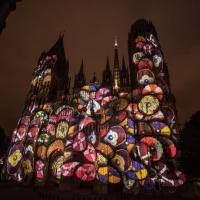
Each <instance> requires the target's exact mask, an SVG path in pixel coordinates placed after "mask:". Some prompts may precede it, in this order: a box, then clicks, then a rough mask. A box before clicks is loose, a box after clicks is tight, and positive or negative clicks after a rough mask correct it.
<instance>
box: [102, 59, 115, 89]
mask: <svg viewBox="0 0 200 200" xmlns="http://www.w3.org/2000/svg"><path fill="white" fill-rule="evenodd" d="M112 82H113V79H112V72H111V70H110V63H109V58H108V57H107V61H106V69H105V70H104V71H103V76H102V85H103V86H105V87H112Z"/></svg>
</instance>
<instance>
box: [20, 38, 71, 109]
mask: <svg viewBox="0 0 200 200" xmlns="http://www.w3.org/2000/svg"><path fill="white" fill-rule="evenodd" d="M68 73H69V61H68V60H67V59H66V57H65V50H64V44H63V35H62V36H59V38H58V40H57V41H56V43H55V44H54V45H53V46H52V47H51V48H50V50H49V51H47V52H45V51H44V52H42V54H41V56H40V57H39V60H38V63H37V66H36V68H35V69H34V71H33V79H32V82H31V88H30V90H29V92H28V94H27V98H26V101H25V107H24V111H33V109H36V108H41V107H42V106H44V105H45V104H46V103H50V102H55V101H57V100H59V99H61V97H62V95H64V94H67V93H68V92H69V84H70V83H69V82H70V81H69V77H68Z"/></svg>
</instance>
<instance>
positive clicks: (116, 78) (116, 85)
mask: <svg viewBox="0 0 200 200" xmlns="http://www.w3.org/2000/svg"><path fill="white" fill-rule="evenodd" d="M114 47H115V52H114V68H113V91H114V93H116V92H118V91H119V90H120V67H119V58H118V43H117V40H116V39H115V44H114Z"/></svg>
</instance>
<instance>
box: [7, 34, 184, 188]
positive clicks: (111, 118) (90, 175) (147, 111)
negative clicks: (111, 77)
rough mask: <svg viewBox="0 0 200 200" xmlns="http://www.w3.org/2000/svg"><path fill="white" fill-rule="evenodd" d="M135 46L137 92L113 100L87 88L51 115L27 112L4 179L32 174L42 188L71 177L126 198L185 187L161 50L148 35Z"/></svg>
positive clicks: (54, 108) (94, 86)
mask: <svg viewBox="0 0 200 200" xmlns="http://www.w3.org/2000/svg"><path fill="white" fill-rule="evenodd" d="M133 43H134V54H133V55H132V57H133V63H134V65H135V67H136V69H137V70H136V72H137V77H136V81H137V88H136V89H135V90H134V91H131V92H130V93H127V92H123V91H121V92H120V93H119V94H117V95H115V96H114V95H113V94H112V91H110V89H108V88H104V87H101V85H100V84H98V83H97V84H90V85H86V86H84V87H82V89H81V90H80V96H79V97H77V98H74V99H73V100H72V103H71V105H66V104H64V103H58V102H56V103H54V104H50V105H49V106H48V107H49V108H50V109H45V107H43V108H35V109H33V110H31V112H30V113H29V115H27V114H26V115H25V116H23V117H22V118H21V120H19V123H18V126H17V128H16V130H15V131H14V132H13V139H12V143H11V147H10V150H9V153H8V157H7V164H6V166H7V177H8V179H14V180H17V181H24V180H27V177H32V176H33V175H34V176H33V177H34V178H35V181H36V182H37V183H45V181H46V180H47V179H48V180H49V178H50V180H52V181H56V182H62V180H65V179H68V178H69V177H70V178H72V177H73V178H74V179H78V180H80V181H84V182H91V181H94V180H98V181H99V182H101V183H102V184H108V183H110V184H118V183H123V185H124V188H125V190H129V191H132V190H134V189H136V188H137V187H142V188H145V189H155V186H156V185H158V184H159V186H160V188H162V187H173V188H176V187H178V186H180V185H182V184H183V183H184V182H185V176H184V174H183V173H181V172H180V171H178V170H176V169H175V167H174V165H173V162H174V159H175V158H176V152H177V150H176V133H177V130H176V128H175V127H176V116H175V112H174V108H173V105H171V104H169V103H168V102H167V100H166V94H167V92H168V91H169V88H168V87H167V83H166V82H165V77H164V76H165V74H164V71H163V68H164V67H163V56H162V53H161V50H160V45H159V44H158V42H157V40H156V38H155V37H154V36H153V35H152V34H147V35H140V36H138V37H137V38H135V40H134V41H133ZM46 59H47V58H46ZM51 61H52V58H51V59H50V58H48V59H47V61H46V62H48V63H51ZM43 62H44V61H43ZM43 62H41V63H40V67H39V68H38V70H37V74H38V79H37V80H39V78H41V76H40V75H39V74H43V71H42V66H44V65H43ZM45 71H46V68H45ZM45 74H46V75H47V76H46V75H45V76H43V78H44V77H46V78H44V79H42V80H43V81H42V84H44V83H45V82H46V81H47V82H48V81H50V80H51V79H50V77H48V76H49V74H50V72H49V71H48V72H46V73H45ZM160 76H162V78H160ZM161 79H162V81H161ZM45 80H46V81H45ZM35 84H36V85H37V83H35ZM28 180H30V179H28Z"/></svg>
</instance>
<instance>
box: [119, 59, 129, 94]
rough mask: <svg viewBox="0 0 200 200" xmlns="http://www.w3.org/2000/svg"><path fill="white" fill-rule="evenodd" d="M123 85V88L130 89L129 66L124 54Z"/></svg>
mask: <svg viewBox="0 0 200 200" xmlns="http://www.w3.org/2000/svg"><path fill="white" fill-rule="evenodd" d="M120 78H121V81H120V82H121V87H122V89H123V90H128V89H129V72H128V67H126V64H125V59H124V56H123V58H122V69H121V77H120Z"/></svg>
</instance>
